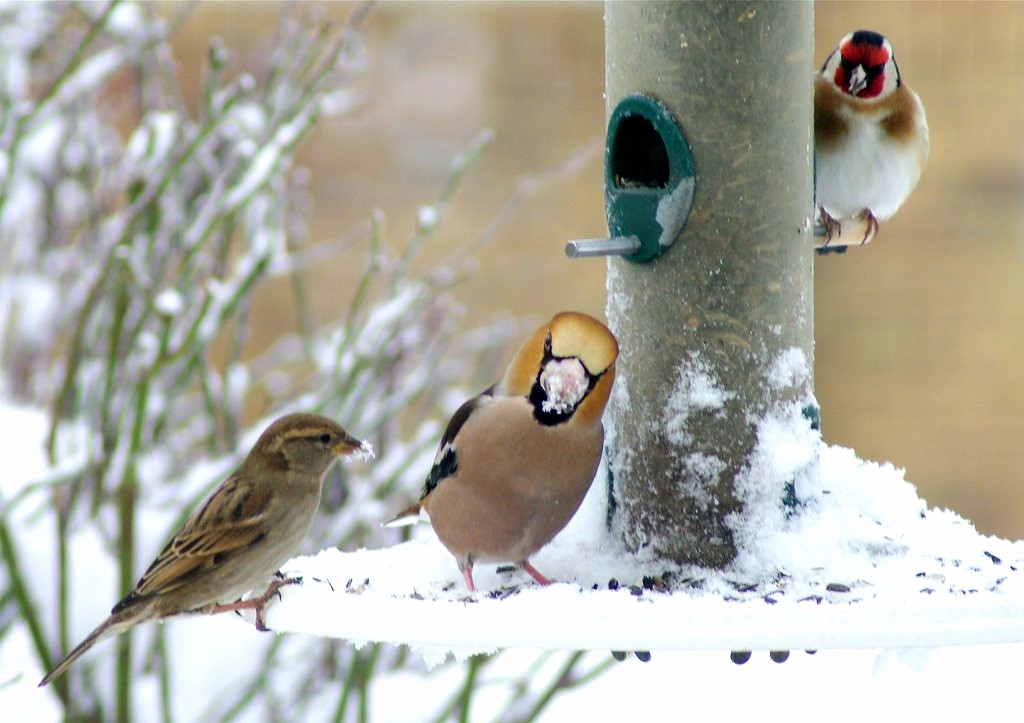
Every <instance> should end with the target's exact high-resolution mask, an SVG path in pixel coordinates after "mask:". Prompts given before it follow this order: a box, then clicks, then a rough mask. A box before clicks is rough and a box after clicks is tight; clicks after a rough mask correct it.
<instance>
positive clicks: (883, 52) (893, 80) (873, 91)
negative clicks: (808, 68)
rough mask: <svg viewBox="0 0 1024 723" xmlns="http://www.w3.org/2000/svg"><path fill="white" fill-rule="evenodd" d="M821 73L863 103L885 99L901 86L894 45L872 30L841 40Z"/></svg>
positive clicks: (850, 35) (852, 34) (851, 34)
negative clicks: (893, 49)
mask: <svg viewBox="0 0 1024 723" xmlns="http://www.w3.org/2000/svg"><path fill="white" fill-rule="evenodd" d="M821 74H822V75H823V76H825V77H826V78H829V79H830V80H832V82H834V83H835V85H836V87H837V88H838V89H839V90H840V91H842V92H843V93H845V94H847V95H850V96H853V97H854V98H860V99H862V100H870V99H873V98H883V97H885V96H886V95H888V94H889V93H891V92H892V91H893V90H895V89H896V88H897V87H899V84H900V74H899V69H898V68H897V66H896V59H895V57H894V56H893V52H892V45H891V44H890V43H889V41H888V40H886V39H885V38H884V37H882V36H881V35H879V34H878V33H876V32H873V31H871V30H858V31H856V32H853V33H850V34H849V35H847V36H846V37H844V38H843V39H842V40H841V41H839V47H837V48H836V49H835V51H833V53H832V55H830V56H829V57H828V60H826V61H825V65H824V66H823V67H822V69H821Z"/></svg>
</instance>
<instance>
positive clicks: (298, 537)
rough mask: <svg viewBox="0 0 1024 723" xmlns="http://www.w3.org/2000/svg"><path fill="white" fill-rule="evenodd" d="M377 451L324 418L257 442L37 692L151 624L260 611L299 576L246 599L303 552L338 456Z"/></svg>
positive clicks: (294, 418)
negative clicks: (107, 641)
mask: <svg viewBox="0 0 1024 723" xmlns="http://www.w3.org/2000/svg"><path fill="white" fill-rule="evenodd" d="M352 454H364V455H372V454H373V450H372V449H371V448H370V446H369V445H368V444H366V443H365V442H360V441H359V440H358V439H356V438H355V437H352V436H351V435H350V434H349V433H348V432H346V431H345V430H344V429H342V428H341V427H339V426H338V425H337V424H335V423H334V422H333V421H331V420H330V419H328V418H327V417H321V416H320V415H318V414H288V415H285V416H284V417H281V418H280V419H278V420H277V421H275V422H274V423H273V424H271V425H270V426H269V427H267V429H266V431H265V432H263V434H262V435H261V436H260V438H259V439H258V440H257V441H256V445H255V446H254V447H253V448H252V451H251V452H249V456H248V457H246V458H245V461H244V462H242V466H241V467H239V468H238V469H237V470H235V472H234V473H233V474H232V475H231V476H230V477H228V478H227V479H226V480H224V482H223V483H221V485H220V487H218V488H217V489H216V490H215V491H214V493H213V494H212V495H210V497H209V499H207V500H206V502H205V503H203V506H202V507H200V508H199V509H198V510H196V511H195V512H194V513H192V516H191V517H189V518H188V519H187V520H185V522H184V523H183V524H182V526H181V527H180V528H179V529H178V531H177V532H176V533H175V534H174V536H173V537H172V538H171V540H170V542H168V543H167V546H166V547H165V548H164V549H163V552H161V553H160V554H159V555H157V558H156V559H155V560H154V561H153V564H152V565H150V566H149V569H148V570H146V572H145V574H144V575H143V576H142V577H141V578H140V579H139V581H138V582H137V583H136V584H135V587H134V588H133V589H132V591H131V592H129V593H128V594H127V595H126V596H125V597H124V599H122V600H121V602H119V603H118V604H117V605H115V606H114V609H113V610H111V611H110V617H108V618H107V619H106V620H104V621H103V622H102V623H101V624H100V626H99V627H98V628H96V629H95V630H93V631H92V632H91V633H90V634H89V636H88V637H87V638H86V639H85V640H83V641H82V642H81V643H80V644H79V645H78V647H76V648H75V649H74V650H72V651H71V652H70V653H68V655H67V657H65V658H64V659H63V660H62V661H61V662H60V663H58V664H57V666H56V667H54V669H53V670H52V671H50V672H49V673H48V674H47V676H46V677H45V678H43V680H42V682H41V683H40V684H39V685H46V684H47V683H49V682H50V681H51V680H53V679H54V678H56V677H57V676H59V675H61V674H62V673H63V672H64V671H65V670H67V668H68V666H70V665H71V663H73V662H74V661H75V660H76V659H77V658H78V657H79V656H80V655H82V654H83V653H85V652H86V651H87V650H89V648H91V647H92V646H93V645H95V644H96V643H98V642H99V641H100V640H103V639H104V638H109V637H111V636H113V635H119V634H121V633H123V632H125V631H126V630H128V629H129V628H131V627H133V626H135V625H138V624H139V623H141V622H145V621H147V620H161V619H163V618H168V617H174V616H177V615H183V614H193V615H209V614H212V613H219V612H227V611H230V610H244V609H254V610H255V611H256V627H257V628H258V629H260V630H266V629H267V628H266V627H265V626H264V625H263V606H264V605H266V604H267V603H268V602H269V601H270V599H271V598H272V597H274V595H276V594H277V591H278V589H279V588H281V587H283V586H285V585H290V584H293V583H296V582H300V579H299V578H289V577H283V576H281V575H280V573H277V576H276V577H274V578H273V580H272V581H271V582H270V586H269V587H268V588H267V591H266V592H265V593H263V594H262V595H260V596H259V597H255V598H249V599H247V600H239V599H238V598H239V597H240V596H241V595H243V594H245V593H246V592H248V591H250V590H253V589H255V588H257V587H259V586H262V585H263V584H265V583H266V582H267V581H268V580H269V579H270V578H271V576H273V575H274V574H275V573H276V572H277V569H278V568H279V567H280V566H281V565H282V564H283V563H285V562H286V561H287V560H289V559H290V558H291V557H292V556H293V555H294V554H295V553H296V552H297V551H298V549H299V545H300V544H301V543H302V540H303V538H304V537H305V536H306V533H307V532H309V528H310V526H311V525H312V524H313V515H314V514H315V513H316V510H317V508H318V507H319V506H320V488H321V487H322V486H323V481H324V476H325V475H326V474H327V470H328V468H329V467H330V466H331V464H332V463H333V462H334V460H336V459H337V458H338V457H347V456H349V455H352Z"/></svg>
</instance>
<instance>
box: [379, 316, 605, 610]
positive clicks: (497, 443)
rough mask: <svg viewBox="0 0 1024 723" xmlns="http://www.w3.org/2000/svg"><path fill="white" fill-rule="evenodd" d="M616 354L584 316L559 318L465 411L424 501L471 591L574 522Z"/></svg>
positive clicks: (525, 565) (593, 460)
mask: <svg viewBox="0 0 1024 723" xmlns="http://www.w3.org/2000/svg"><path fill="white" fill-rule="evenodd" d="M618 354H619V345H618V343H617V342H616V341H615V337H614V336H613V335H612V333H611V332H610V331H609V330H608V328H607V327H606V326H605V325H604V324H602V323H601V322H599V321H597V320H596V319H593V318H591V317H589V316H587V315H585V314H579V313H576V312H571V311H567V312H562V313H560V314H556V315H555V317H554V318H553V319H551V321H549V322H548V323H546V324H544V325H543V326H541V327H540V328H539V329H537V331H536V332H534V334H533V335H532V336H531V337H530V339H529V341H527V342H526V344H524V345H523V347H522V349H520V350H519V353H518V354H516V356H515V358H514V359H513V360H512V363H511V364H509V366H508V369H507V370H506V371H505V376H504V377H502V379H501V381H499V382H498V383H497V384H495V385H494V386H492V387H491V388H489V389H487V390H486V391H484V392H483V393H482V394H480V395H479V396H477V397H474V398H473V399H470V400H469V401H468V402H466V403H465V404H463V405H462V406H461V407H459V409H458V411H456V412H455V414H454V415H453V416H452V418H451V421H450V422H449V423H448V428H447V429H446V430H445V432H444V435H443V436H442V437H441V444H440V446H439V447H438V450H437V455H436V456H435V457H434V465H433V467H432V468H431V470H430V474H428V475H427V480H426V482H425V483H424V485H423V493H422V495H421V497H420V501H419V502H417V503H416V504H415V505H413V506H412V507H410V508H408V509H407V510H405V511H403V512H402V513H401V514H399V515H398V516H397V517H395V518H394V519H393V520H392V521H391V522H390V523H388V524H406V523H409V522H412V521H415V519H416V518H417V517H418V516H419V514H420V512H421V511H423V512H426V514H427V515H428V516H429V517H430V522H431V524H432V525H433V527H434V531H435V532H436V533H437V536H438V538H439V539H440V540H441V543H442V544H443V545H444V546H445V547H446V548H447V549H448V551H449V552H451V553H452V554H453V555H454V556H455V560H456V562H457V564H458V566H459V570H460V571H461V572H462V575H463V577H464V578H465V580H466V585H468V586H469V589H470V590H475V589H476V587H475V585H474V584H473V565H474V563H477V562H483V563H503V562H512V563H515V564H516V566H517V567H519V568H521V569H522V570H524V571H525V572H527V573H528V574H529V575H530V576H531V577H533V579H534V580H536V581H537V582H538V583H540V584H541V585H546V584H548V583H549V582H550V580H548V579H547V578H546V577H544V575H542V574H541V573H540V572H538V571H537V570H536V568H534V567H533V566H532V565H531V564H530V561H529V558H530V556H531V555H533V554H534V553H535V552H537V551H538V550H539V549H540V548H542V547H543V546H544V545H546V544H547V543H548V542H550V541H551V539H552V538H553V537H554V536H555V535H556V534H558V532H559V531H561V529H562V528H563V527H565V526H566V524H568V522H569V520H570V519H571V518H572V516H573V515H574V514H575V513H576V510H577V509H578V508H579V506H580V503H581V502H582V501H583V497H584V496H585V495H586V493H587V490H588V489H589V488H590V483H591V482H592V481H593V479H594V475H595V473H596V472H597V466H598V463H599V462H600V460H601V451H602V447H603V444H604V427H603V426H602V425H601V415H602V414H603V413H604V408H605V405H606V404H607V402H608V395H609V394H610V393H611V389H612V382H613V381H614V380H615V359H616V357H617V356H618Z"/></svg>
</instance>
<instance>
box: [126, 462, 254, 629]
mask: <svg viewBox="0 0 1024 723" xmlns="http://www.w3.org/2000/svg"><path fill="white" fill-rule="evenodd" d="M270 497H271V495H270V490H269V488H267V487H266V486H264V485H254V484H252V483H251V482H249V481H246V480H245V479H243V478H242V477H240V476H239V475H238V474H237V473H236V474H233V475H232V476H231V477H229V478H228V479H227V480H225V481H224V483H223V484H222V485H221V486H220V487H218V488H217V491H216V492H214V493H213V495H211V496H210V498H209V499H208V500H207V501H206V503H205V504H204V505H203V506H202V507H201V508H199V510H197V511H196V512H195V513H194V514H193V515H192V516H191V517H189V518H188V519H187V520H186V521H185V523H184V524H183V525H182V526H181V529H180V530H178V532H177V533H176V534H175V535H174V537H172V538H171V541H170V542H168V543H167V546H166V547H165V548H164V549H163V552H161V553H160V554H159V555H158V556H157V558H156V560H154V561H153V564H152V565H150V566H149V569H148V570H146V572H145V574H143V576H142V578H141V579H140V580H139V582H138V583H137V584H136V585H135V588H134V589H133V590H132V591H131V593H129V594H128V596H127V597H126V598H125V599H124V600H122V601H121V602H119V603H118V604H117V605H116V606H115V607H114V610H113V612H115V613H116V612H118V611H119V610H121V609H123V608H125V607H127V606H128V605H131V604H132V603H134V602H135V601H136V600H138V599H139V598H145V597H152V596H156V595H165V594H167V593H169V592H171V591H173V590H177V589H178V588H180V587H182V586H183V585H186V584H188V583H189V582H191V581H193V580H195V579H196V578H198V577H201V576H202V575H205V574H207V573H208V572H209V571H210V570H212V569H214V568H216V567H218V566H220V565H222V564H224V563H225V562H226V561H228V560H230V559H231V558H232V557H234V555H236V554H237V553H238V552H240V551H242V550H245V549H246V548H248V547H251V546H252V545H254V544H256V543H258V542H259V541H260V540H262V539H263V537H264V535H265V534H266V528H265V523H266V518H267V506H268V504H269V503H270Z"/></svg>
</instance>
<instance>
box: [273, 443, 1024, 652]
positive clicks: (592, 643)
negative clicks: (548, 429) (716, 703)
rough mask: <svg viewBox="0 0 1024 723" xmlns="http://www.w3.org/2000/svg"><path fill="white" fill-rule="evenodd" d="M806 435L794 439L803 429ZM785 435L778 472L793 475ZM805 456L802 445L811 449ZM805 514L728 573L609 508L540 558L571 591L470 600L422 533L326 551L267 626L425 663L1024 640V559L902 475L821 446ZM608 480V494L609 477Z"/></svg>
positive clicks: (305, 563)
mask: <svg viewBox="0 0 1024 723" xmlns="http://www.w3.org/2000/svg"><path fill="white" fill-rule="evenodd" d="M794 429H797V427H794ZM794 441H800V440H794V439H793V438H786V434H785V432H782V433H781V434H780V435H779V436H778V437H776V438H775V439H773V440H772V443H773V444H774V445H775V448H776V450H777V451H779V452H781V454H780V455H777V456H776V458H775V460H774V461H773V463H772V464H774V465H775V468H774V470H762V471H768V472H771V473H779V472H784V471H785V470H784V468H785V466H786V465H787V463H789V462H791V461H793V460H792V459H786V454H785V453H784V450H785V449H786V448H790V449H793V448H794V444H793V443H794ZM796 446H799V445H796ZM819 462H820V468H819V473H818V474H816V475H806V476H804V477H803V478H802V479H798V480H797V489H798V494H799V496H800V499H801V500H802V504H801V505H800V506H799V507H798V508H797V509H795V511H791V513H790V514H787V513H786V511H785V509H783V508H782V507H781V506H780V509H779V511H778V514H777V515H775V516H774V519H772V518H771V516H768V517H764V518H759V519H757V520H752V521H751V524H752V525H755V526H757V529H753V528H752V529H748V530H747V531H746V532H747V533H748V534H747V536H746V537H745V539H744V540H743V541H742V542H741V544H740V545H739V555H738V557H737V558H736V560H735V561H734V562H733V564H731V565H730V566H728V567H726V568H725V569H722V570H712V569H707V568H699V567H692V566H690V567H686V566H684V567H668V566H666V565H665V564H664V563H663V562H659V561H657V560H654V559H644V558H643V557H637V556H634V555H631V554H628V553H625V552H623V551H622V550H621V549H620V548H619V546H618V545H617V543H616V541H615V540H613V539H611V538H610V537H609V536H608V535H606V533H605V532H604V529H605V528H604V514H605V510H604V504H603V494H602V493H601V490H600V489H598V487H597V486H595V487H594V488H592V489H591V493H590V494H589V495H588V497H587V499H586V501H585V502H584V504H583V507H582V508H581V509H580V512H579V513H578V514H577V516H576V518H574V520H573V521H572V522H571V523H570V525H569V527H567V528H566V529H565V530H564V531H563V532H562V533H561V534H560V535H559V536H558V537H556V538H555V540H554V541H553V542H552V543H551V544H550V545H548V547H546V548H545V549H543V550H542V551H541V552H540V553H538V554H537V556H536V557H535V561H536V563H537V566H538V567H539V568H540V569H543V570H544V571H545V572H546V573H548V574H549V575H550V576H552V577H553V578H554V579H555V580H556V583H555V584H552V585H550V586H548V587H540V586H538V585H536V584H535V583H534V582H533V581H532V580H530V579H529V578H528V577H527V576H526V575H525V574H524V573H521V572H519V571H515V570H512V569H507V570H506V569H503V568H499V567H495V566H485V565H481V566H479V567H478V568H477V572H478V574H477V583H478V586H479V591H478V592H477V593H475V594H473V593H469V592H468V591H467V590H466V588H465V585H464V583H463V581H462V578H461V575H460V574H459V571H458V570H457V569H456V566H455V563H454V560H453V559H452V557H451V555H449V554H448V552H447V551H446V550H445V549H444V548H443V547H442V546H441V544H440V543H439V542H438V541H437V540H436V538H434V536H433V534H432V532H431V531H430V529H429V526H426V525H423V526H422V527H421V528H420V529H419V531H418V532H417V534H416V535H415V538H414V539H413V540H411V541H409V542H405V543H402V544H398V545H396V546H394V547H390V548H386V549H381V550H359V551H356V552H347V553H346V552H341V551H339V550H335V549H330V550H325V551H323V552H321V553H319V554H318V555H315V556H312V557H300V558H295V559H294V560H292V561H291V562H290V563H289V565H287V566H286V569H285V571H286V572H287V573H289V574H291V575H302V576H304V577H305V579H306V582H305V584H303V585H302V586H293V587H291V588H288V589H286V590H283V591H282V600H281V602H279V603H276V604H273V605H271V606H270V607H269V608H268V609H267V611H266V622H267V625H268V626H269V627H270V628H271V629H272V630H274V631H277V632H301V633H307V634H311V635H318V636H326V637H335V638H344V639H347V640H350V641H352V642H354V643H356V644H362V643H365V642H386V643H394V644H407V645H409V646H411V647H412V648H414V649H418V650H420V651H421V652H422V653H423V654H424V655H425V657H427V659H428V660H432V661H440V660H443V659H444V657H446V655H447V654H448V653H453V654H454V655H455V656H456V657H458V658H462V657H466V656H468V655H472V654H474V653H480V652H488V651H493V650H496V649H500V648H544V649H574V650H645V651H646V650H650V651H658V650H721V651H723V652H727V651H736V650H770V651H784V650H822V649H834V648H879V647H880V648H912V647H941V646H947V645H966V644H988V643H1009V642H1021V641H1024V583H1022V572H1021V566H1022V565H1024V544H1022V543H1021V542H1011V541H1007V540H1002V539H998V538H993V537H985V536H982V535H979V534H978V533H977V532H976V531H975V529H974V527H973V526H972V525H971V524H970V522H968V521H966V520H964V519H962V518H961V517H959V516H957V515H956V514H955V513H953V512H950V511H946V510H938V509H928V508H927V506H926V504H925V502H924V501H923V500H921V499H920V498H919V497H918V496H917V494H916V491H915V489H914V487H913V486H912V485H911V484H909V483H908V482H906V481H905V480H904V479H903V473H902V471H900V470H898V469H896V468H894V467H892V466H891V465H888V464H885V465H878V464H875V463H871V462H865V461H862V460H859V459H858V458H857V457H856V455H855V454H854V453H853V452H852V451H851V450H849V449H844V448H840V447H830V446H824V445H822V446H821V448H820V456H819ZM600 474H601V473H599V478H600Z"/></svg>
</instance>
